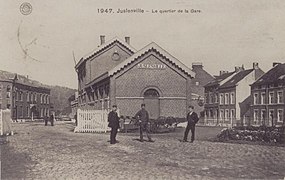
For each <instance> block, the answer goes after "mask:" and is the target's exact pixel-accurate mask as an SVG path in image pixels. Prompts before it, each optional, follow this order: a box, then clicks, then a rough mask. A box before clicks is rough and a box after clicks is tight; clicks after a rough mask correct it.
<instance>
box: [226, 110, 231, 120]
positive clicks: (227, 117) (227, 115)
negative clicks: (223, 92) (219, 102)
mask: <svg viewBox="0 0 285 180" xmlns="http://www.w3.org/2000/svg"><path fill="white" fill-rule="evenodd" d="M225 119H226V121H228V120H229V119H230V112H229V110H228V109H226V110H225Z"/></svg>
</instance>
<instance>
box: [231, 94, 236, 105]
mask: <svg viewBox="0 0 285 180" xmlns="http://www.w3.org/2000/svg"><path fill="white" fill-rule="evenodd" d="M230 101H231V104H235V93H234V92H231V95H230Z"/></svg>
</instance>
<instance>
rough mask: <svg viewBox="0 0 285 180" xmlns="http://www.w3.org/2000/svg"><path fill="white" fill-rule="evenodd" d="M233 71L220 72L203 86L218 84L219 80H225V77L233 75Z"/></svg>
mask: <svg viewBox="0 0 285 180" xmlns="http://www.w3.org/2000/svg"><path fill="white" fill-rule="evenodd" d="M234 73H235V72H234V71H233V72H229V73H225V74H222V75H220V76H215V79H214V80H213V81H211V82H209V83H208V84H206V85H205V87H210V86H214V85H219V84H220V82H221V81H223V80H225V79H226V78H228V77H230V76H231V75H233V74H234Z"/></svg>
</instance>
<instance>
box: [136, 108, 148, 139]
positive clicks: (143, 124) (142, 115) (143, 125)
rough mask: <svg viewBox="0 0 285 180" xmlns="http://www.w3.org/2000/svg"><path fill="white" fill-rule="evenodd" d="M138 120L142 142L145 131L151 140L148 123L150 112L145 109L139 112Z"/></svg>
mask: <svg viewBox="0 0 285 180" xmlns="http://www.w3.org/2000/svg"><path fill="white" fill-rule="evenodd" d="M135 118H136V119H139V120H140V123H139V126H140V140H141V141H143V131H145V132H146V136H147V138H148V140H149V141H150V140H151V137H150V135H149V134H150V130H149V126H148V122H149V115H148V112H147V111H146V110H145V109H141V110H139V112H137V114H136V115H135Z"/></svg>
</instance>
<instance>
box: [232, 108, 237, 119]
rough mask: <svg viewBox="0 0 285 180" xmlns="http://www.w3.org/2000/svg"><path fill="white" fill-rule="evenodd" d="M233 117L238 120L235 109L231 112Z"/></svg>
mask: <svg viewBox="0 0 285 180" xmlns="http://www.w3.org/2000/svg"><path fill="white" fill-rule="evenodd" d="M231 117H232V119H235V118H236V113H235V110H234V109H232V110H231Z"/></svg>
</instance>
